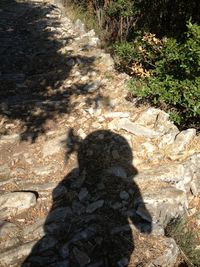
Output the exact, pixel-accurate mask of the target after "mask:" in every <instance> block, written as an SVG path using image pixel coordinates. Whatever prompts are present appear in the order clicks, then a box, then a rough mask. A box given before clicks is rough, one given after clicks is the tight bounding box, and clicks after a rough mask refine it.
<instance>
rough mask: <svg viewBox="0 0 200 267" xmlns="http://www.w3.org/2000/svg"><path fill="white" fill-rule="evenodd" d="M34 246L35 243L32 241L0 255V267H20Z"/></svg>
mask: <svg viewBox="0 0 200 267" xmlns="http://www.w3.org/2000/svg"><path fill="white" fill-rule="evenodd" d="M35 244H36V241H33V242H30V243H26V244H24V245H22V246H18V247H16V248H13V249H10V250H8V251H6V252H3V253H1V266H2V267H7V266H14V267H17V266H20V263H21V260H22V259H24V258H25V257H26V256H28V255H29V254H30V253H31V250H32V248H33V246H34V245H35Z"/></svg>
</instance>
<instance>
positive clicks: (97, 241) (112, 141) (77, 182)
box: [21, 130, 151, 267]
mask: <svg viewBox="0 0 200 267" xmlns="http://www.w3.org/2000/svg"><path fill="white" fill-rule="evenodd" d="M77 158H78V163H79V168H77V169H74V170H72V171H71V172H70V173H69V174H68V175H67V176H66V177H64V179H63V180H62V181H61V182H60V183H59V184H58V186H57V187H56V188H55V189H54V190H53V193H52V198H53V204H52V208H51V210H50V212H49V214H48V216H47V218H46V221H45V224H44V233H45V234H44V236H43V238H42V239H41V240H39V241H38V242H37V244H36V245H35V246H34V247H33V249H32V252H31V253H30V255H29V256H28V257H27V258H26V260H25V261H24V262H23V264H22V265H21V266H22V267H27V266H29V267H32V266H34V267H35V266H37V267H42V266H43V267H44V266H49V267H50V266H51V267H53V266H65V267H66V266H70V267H75V266H76V267H77V266H88V267H89V266H99V267H116V266H124V267H125V266H128V264H129V260H130V257H131V254H132V253H133V251H134V236H133V231H132V230H133V228H137V229H138V230H139V232H143V233H150V232H151V216H150V214H149V212H148V210H147V209H146V208H145V203H144V202H143V200H142V195H141V193H140V189H139V188H138V186H137V185H136V183H135V182H134V179H133V178H134V176H135V175H136V174H137V170H136V168H134V166H133V165H132V161H133V155H132V150H131V148H130V146H129V144H128V142H127V141H126V139H125V138H124V137H122V136H120V135H118V134H116V133H114V132H111V131H108V130H99V131H95V132H92V133H91V134H89V135H88V136H87V137H86V138H85V139H84V140H83V141H82V142H79V147H78V149H77ZM136 198H137V199H138V198H139V199H140V205H142V207H143V211H144V212H145V213H146V218H148V221H144V220H142V219H141V218H140V217H139V216H138V215H137V205H136V204H135V203H136V202H135V199H136ZM134 266H135V265H134Z"/></svg>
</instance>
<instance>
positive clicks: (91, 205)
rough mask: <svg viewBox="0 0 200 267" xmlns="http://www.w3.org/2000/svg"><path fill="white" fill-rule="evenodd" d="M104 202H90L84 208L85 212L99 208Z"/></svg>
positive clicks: (91, 211)
mask: <svg viewBox="0 0 200 267" xmlns="http://www.w3.org/2000/svg"><path fill="white" fill-rule="evenodd" d="M103 204H104V200H97V201H95V202H93V203H91V204H90V205H89V206H88V207H87V209H86V212H87V213H93V212H94V211H95V210H97V209H99V208H101V207H102V206H103Z"/></svg>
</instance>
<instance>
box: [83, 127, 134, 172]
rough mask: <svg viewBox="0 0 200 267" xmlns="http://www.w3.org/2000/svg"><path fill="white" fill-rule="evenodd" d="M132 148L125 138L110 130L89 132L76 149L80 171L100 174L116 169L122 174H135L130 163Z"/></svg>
mask: <svg viewBox="0 0 200 267" xmlns="http://www.w3.org/2000/svg"><path fill="white" fill-rule="evenodd" d="M132 161H133V155H132V149H131V147H130V145H129V143H128V142H127V140H126V139H125V138H124V137H122V136H121V135H119V134H116V133H114V132H111V131H110V130H99V131H95V132H92V133H91V134H89V135H88V136H87V137H86V138H85V139H84V140H83V141H82V143H81V145H80V147H79V150H78V163H79V168H80V171H85V172H86V173H87V174H88V175H91V174H100V173H102V172H103V171H106V170H110V171H112V170H113V172H115V171H116V170H117V169H118V170H121V171H122V172H124V176H127V177H128V176H130V175H135V174H137V170H136V169H135V168H134V167H133V165H132Z"/></svg>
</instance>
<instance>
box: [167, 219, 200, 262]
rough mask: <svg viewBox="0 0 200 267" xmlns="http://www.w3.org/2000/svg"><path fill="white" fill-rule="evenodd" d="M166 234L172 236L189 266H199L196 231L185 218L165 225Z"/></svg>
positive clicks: (199, 255)
mask: <svg viewBox="0 0 200 267" xmlns="http://www.w3.org/2000/svg"><path fill="white" fill-rule="evenodd" d="M166 235H167V236H170V237H172V238H174V240H175V241H176V243H177V245H178V247H179V249H180V252H181V256H182V258H183V259H184V261H185V263H186V264H187V266H189V267H200V249H199V248H198V245H199V244H198V239H197V233H196V232H195V230H194V229H191V228H190V226H189V222H187V221H186V220H185V219H180V218H179V219H176V220H174V221H172V222H170V223H169V224H168V226H167V227H166Z"/></svg>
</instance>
